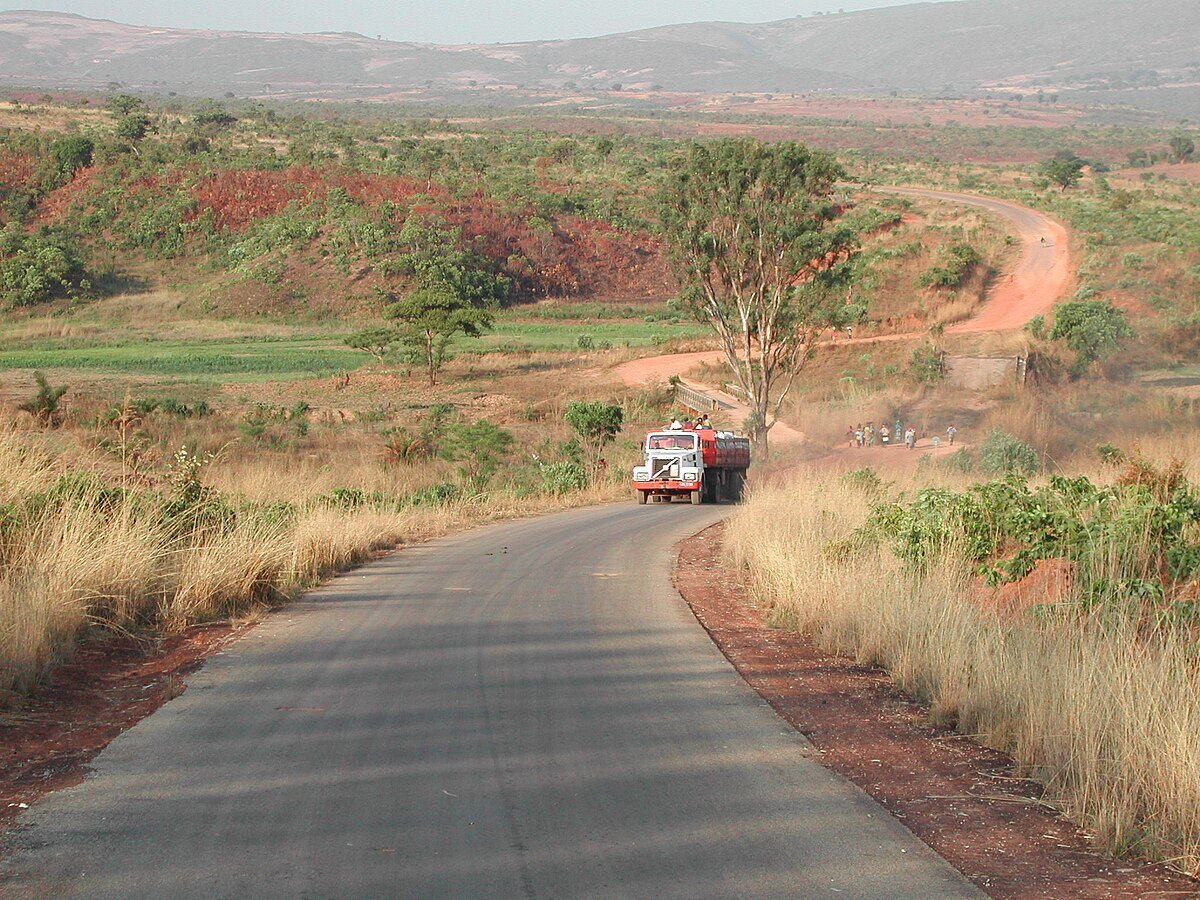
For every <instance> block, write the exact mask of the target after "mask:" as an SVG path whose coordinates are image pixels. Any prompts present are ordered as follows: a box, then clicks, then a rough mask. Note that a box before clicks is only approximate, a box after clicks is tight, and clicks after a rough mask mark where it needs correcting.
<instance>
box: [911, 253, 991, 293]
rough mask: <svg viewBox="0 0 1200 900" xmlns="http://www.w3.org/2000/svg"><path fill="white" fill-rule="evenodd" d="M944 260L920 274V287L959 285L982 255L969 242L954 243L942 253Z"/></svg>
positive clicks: (950, 286) (952, 286)
mask: <svg viewBox="0 0 1200 900" xmlns="http://www.w3.org/2000/svg"><path fill="white" fill-rule="evenodd" d="M944 258H945V261H944V262H943V264H942V265H940V266H934V267H933V268H932V269H930V270H929V271H928V272H925V273H923V274H922V275H921V278H920V280H919V281H918V283H919V284H920V285H921V287H945V288H956V287H959V286H960V285H961V284H962V283H963V282H964V281H965V280H966V278H967V276H968V275H969V274H971V271H972V269H974V268H975V266H977V265H978V264H979V263H980V262H981V261H982V260H983V257H981V256H980V255H979V251H978V250H976V249H975V248H974V247H972V246H971V245H970V244H954V245H952V246H951V247H950V249H949V250H947V251H946V252H945V253H944Z"/></svg>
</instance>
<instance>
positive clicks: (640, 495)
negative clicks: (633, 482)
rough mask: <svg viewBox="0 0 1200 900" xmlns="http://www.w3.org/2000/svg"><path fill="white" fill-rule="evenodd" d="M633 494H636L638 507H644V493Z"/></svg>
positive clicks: (636, 492)
mask: <svg viewBox="0 0 1200 900" xmlns="http://www.w3.org/2000/svg"><path fill="white" fill-rule="evenodd" d="M634 493H635V494H637V502H638V506H645V505H646V492H645V491H634Z"/></svg>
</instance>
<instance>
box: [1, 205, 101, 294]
mask: <svg viewBox="0 0 1200 900" xmlns="http://www.w3.org/2000/svg"><path fill="white" fill-rule="evenodd" d="M90 289H91V283H90V282H89V281H88V279H87V275H86V272H85V271H84V266H83V259H82V256H81V254H80V251H79V247H78V243H77V241H76V240H75V239H74V238H73V237H72V236H70V235H68V234H66V233H65V232H63V231H60V230H51V229H46V228H43V229H41V230H39V231H37V232H36V233H34V234H26V233H25V232H23V231H22V230H21V229H20V228H19V227H18V226H16V225H10V226H9V227H8V228H6V229H5V230H4V231H3V232H0V305H5V306H33V305H34V304H37V303H42V302H44V301H46V300H50V299H51V298H53V297H57V296H75V295H78V294H85V293H87V292H88V291H89V290H90Z"/></svg>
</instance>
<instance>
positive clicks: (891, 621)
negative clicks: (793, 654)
mask: <svg viewBox="0 0 1200 900" xmlns="http://www.w3.org/2000/svg"><path fill="white" fill-rule="evenodd" d="M1192 448H1193V449H1194V441H1193V442H1192ZM1162 449H1164V450H1166V451H1171V450H1178V449H1183V448H1181V447H1179V446H1168V447H1164V448H1162ZM1092 468H1093V469H1096V466H1095V465H1093V466H1092ZM1027 484H1028V486H1027ZM726 547H727V553H728V556H729V559H730V561H731V564H732V565H733V566H735V567H736V569H737V571H739V572H740V573H741V574H742V577H743V578H744V579H745V580H746V581H747V583H748V585H749V587H750V588H751V590H752V593H753V596H754V597H755V598H756V600H757V602H758V603H760V604H761V605H762V606H763V607H764V608H765V609H766V610H768V613H769V617H770V619H771V621H773V622H774V623H775V624H777V625H779V626H781V627H788V628H799V629H802V630H805V631H808V632H810V633H812V634H814V635H815V637H816V639H817V640H818V641H819V642H820V643H821V644H822V645H823V646H825V647H827V648H829V649H832V650H834V651H836V652H839V653H843V654H846V655H849V656H852V657H854V658H856V659H858V660H860V661H862V662H863V663H867V664H872V665H878V666H880V667H882V668H885V669H886V670H887V671H888V672H889V673H890V674H891V675H892V676H893V677H894V678H895V679H896V681H897V682H898V683H899V684H900V685H901V686H902V687H903V688H905V689H906V690H908V691H910V692H911V693H913V694H914V695H915V696H917V697H919V698H921V699H923V700H925V701H927V702H928V703H930V705H931V707H932V711H933V715H934V716H935V717H937V718H939V719H941V720H943V721H947V722H950V723H953V724H954V725H956V726H957V728H958V730H959V731H961V732H963V733H965V734H969V735H972V736H974V737H976V738H977V739H979V740H981V741H984V742H985V743H987V744H989V745H991V746H993V747H997V748H999V749H1001V750H1004V751H1007V752H1009V753H1011V754H1012V755H1013V756H1014V757H1015V759H1016V760H1017V763H1018V765H1019V767H1020V769H1021V770H1022V772H1023V773H1025V774H1028V775H1030V776H1031V777H1033V778H1036V779H1037V780H1039V781H1040V782H1042V783H1043V784H1044V785H1045V796H1046V799H1047V800H1048V801H1050V802H1052V803H1054V804H1055V805H1057V806H1059V807H1061V808H1062V809H1064V810H1065V811H1066V812H1067V813H1068V814H1069V815H1071V816H1072V817H1074V818H1076V819H1077V820H1078V821H1080V822H1081V823H1082V824H1083V825H1084V827H1085V828H1086V829H1087V831H1088V832H1089V833H1090V834H1091V835H1092V836H1093V838H1094V840H1095V842H1096V843H1097V845H1098V846H1100V847H1102V848H1104V849H1106V850H1110V851H1113V852H1122V851H1125V852H1134V853H1137V854H1141V855H1145V856H1148V857H1151V858H1154V859H1161V860H1167V861H1169V862H1170V863H1171V864H1173V865H1175V866H1177V867H1178V868H1180V869H1183V870H1185V871H1189V872H1192V873H1196V872H1198V871H1200V779H1197V778H1196V773H1197V772H1198V771H1200V603H1198V602H1197V599H1196V597H1197V589H1198V588H1200V581H1198V580H1197V579H1198V573H1197V566H1196V563H1197V561H1200V492H1198V491H1197V489H1196V487H1195V486H1194V485H1192V484H1190V483H1188V482H1187V481H1186V480H1184V478H1183V476H1182V473H1181V472H1180V471H1179V470H1178V469H1177V468H1172V467H1171V466H1170V464H1165V465H1164V464H1154V463H1151V462H1150V461H1148V460H1145V459H1144V458H1135V457H1126V458H1125V459H1124V460H1118V461H1117V467H1116V468H1108V469H1105V470H1103V471H1096V472H1094V473H1093V475H1092V478H1091V479H1090V480H1087V479H1082V478H1080V477H1078V476H1076V477H1074V478H1065V477H1062V476H1059V477H1057V478H1051V479H1050V481H1049V482H1046V481H1045V480H1044V479H1042V480H1036V481H1034V482H1032V483H1028V482H1026V481H1025V479H1024V478H1023V477H1022V476H1017V475H1009V476H1006V477H1004V478H1001V479H1000V480H998V481H994V482H990V483H986V482H985V483H983V484H982V485H981V484H976V485H975V486H972V480H971V478H970V476H968V475H965V474H961V473H956V472H952V471H944V470H943V471H936V470H930V469H928V468H926V469H924V470H923V471H921V472H920V473H919V474H917V475H915V476H913V475H909V476H905V477H904V478H903V479H902V480H901V481H900V482H897V483H893V482H884V481H881V480H880V478H879V476H878V475H876V474H875V473H874V472H872V471H871V470H857V471H853V472H849V473H844V474H841V475H839V474H837V473H836V472H830V471H829V470H828V469H827V468H826V469H823V470H821V471H811V472H805V473H802V474H796V475H794V476H793V477H792V478H790V479H789V480H787V481H785V482H783V483H779V484H775V485H773V486H767V487H761V488H759V489H757V490H755V491H754V492H753V493H752V494H751V496H750V498H749V501H748V502H747V503H746V504H745V505H744V506H743V508H742V509H740V510H739V511H738V512H737V513H736V514H735V515H734V517H733V518H732V519H731V521H730V523H729V528H728V536H727V544H726Z"/></svg>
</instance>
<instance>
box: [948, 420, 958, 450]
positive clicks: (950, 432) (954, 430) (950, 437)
mask: <svg viewBox="0 0 1200 900" xmlns="http://www.w3.org/2000/svg"><path fill="white" fill-rule="evenodd" d="M956 434H958V429H957V428H955V427H954V426H953V425H951V426H950V427H949V428H947V429H946V440H948V441H949V442H950V446H951V447H953V446H954V436H955V435H956Z"/></svg>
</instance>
